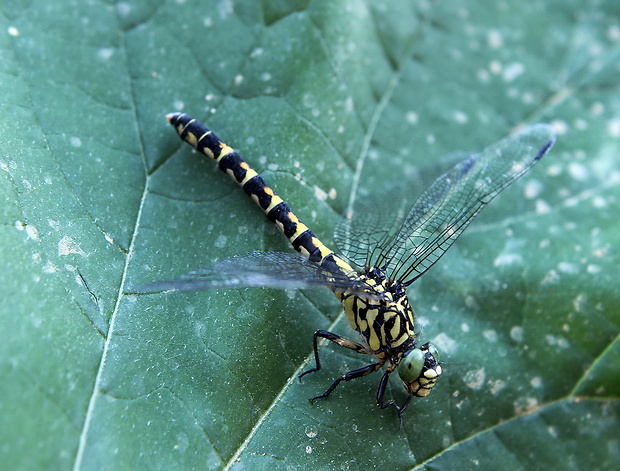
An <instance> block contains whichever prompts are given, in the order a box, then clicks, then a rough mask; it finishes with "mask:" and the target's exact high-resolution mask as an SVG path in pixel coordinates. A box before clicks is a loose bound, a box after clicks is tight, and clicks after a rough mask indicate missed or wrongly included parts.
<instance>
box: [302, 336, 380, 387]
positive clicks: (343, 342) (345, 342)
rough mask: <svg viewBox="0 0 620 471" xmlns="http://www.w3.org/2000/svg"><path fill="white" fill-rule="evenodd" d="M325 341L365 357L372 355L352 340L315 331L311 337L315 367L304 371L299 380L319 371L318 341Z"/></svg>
mask: <svg viewBox="0 0 620 471" xmlns="http://www.w3.org/2000/svg"><path fill="white" fill-rule="evenodd" d="M319 338H322V339H327V340H329V341H330V342H334V343H337V344H338V345H340V346H341V347H344V348H348V349H350V350H354V351H356V352H357V353H365V354H366V355H372V354H373V353H372V352H371V351H370V350H368V349H367V348H366V347H364V346H363V345H362V344H361V343H357V342H354V341H353V340H349V339H345V338H344V337H341V336H340V335H337V334H334V333H333V332H328V331H327V330H317V331H316V332H315V333H314V336H313V337H312V339H313V340H312V346H313V348H314V360H315V362H316V366H315V367H314V368H310V369H309V370H306V371H304V372H303V373H302V374H300V375H299V379H301V378H303V377H304V376H306V375H307V374H308V373H315V372H316V371H319V370H320V369H321V360H320V358H319V343H318V339H319Z"/></svg>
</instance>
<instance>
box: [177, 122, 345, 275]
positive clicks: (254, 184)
mask: <svg viewBox="0 0 620 471" xmlns="http://www.w3.org/2000/svg"><path fill="white" fill-rule="evenodd" d="M166 118H167V119H168V122H169V123H170V124H171V125H172V126H174V128H175V129H176V131H177V133H178V134H179V136H181V139H183V140H184V141H185V142H187V143H188V144H191V145H192V146H193V147H195V148H196V150H198V151H199V152H200V153H202V154H204V155H206V156H207V157H210V158H211V159H213V160H215V161H216V162H217V164H218V166H219V168H220V170H222V171H223V172H225V173H226V174H227V175H228V176H230V177H231V178H232V179H233V180H235V181H236V182H237V183H238V184H239V185H240V186H241V187H242V188H243V190H244V191H245V192H246V194H247V195H248V196H250V198H252V199H253V200H254V202H255V203H256V204H257V205H258V206H260V208H261V209H262V210H263V211H264V212H265V214H266V215H267V217H268V218H269V219H270V220H271V221H272V222H273V223H274V224H275V225H276V226H277V227H278V229H279V230H280V231H281V232H282V233H283V234H284V235H285V236H286V238H287V239H288V240H289V242H290V243H291V245H292V246H293V248H294V249H295V250H296V251H297V252H299V253H300V254H302V255H303V256H304V257H306V258H308V259H309V260H310V261H312V262H315V263H317V264H319V265H321V266H323V267H324V268H326V269H328V270H329V271H331V272H335V270H338V271H342V272H344V273H352V272H353V271H354V270H353V268H351V266H350V265H349V264H348V263H346V262H345V261H344V260H343V259H342V258H341V257H339V256H338V255H336V254H335V253H334V252H333V251H331V250H330V249H329V248H328V247H326V246H325V244H323V242H321V241H320V239H319V238H318V237H317V236H316V235H315V234H314V233H313V232H312V231H311V230H310V229H309V228H308V227H307V226H306V225H305V224H304V223H303V222H301V221H300V220H299V218H298V217H297V216H296V215H295V214H294V213H293V211H292V210H291V208H290V207H289V206H288V204H286V202H284V200H282V198H280V197H279V196H278V195H277V194H276V193H275V192H274V191H273V189H271V187H269V185H267V183H266V182H265V180H263V178H262V177H261V176H260V175H259V174H258V173H257V172H256V171H255V170H254V169H253V168H252V167H250V165H249V164H248V163H247V162H246V161H245V160H244V159H243V158H242V157H241V156H240V155H239V154H238V153H237V152H236V151H235V150H234V149H232V148H231V147H229V146H227V145H226V144H225V143H224V142H222V141H221V140H220V138H219V137H217V136H216V135H215V133H214V132H213V131H211V130H209V129H208V128H207V127H206V126H204V125H203V124H202V123H201V122H199V121H197V120H195V119H193V118H192V117H191V116H188V115H186V114H183V113H170V114H169V115H167V116H166Z"/></svg>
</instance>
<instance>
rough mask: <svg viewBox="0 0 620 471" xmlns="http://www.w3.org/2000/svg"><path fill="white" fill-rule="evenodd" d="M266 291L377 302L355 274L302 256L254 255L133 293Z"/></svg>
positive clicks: (255, 253) (244, 256)
mask: <svg viewBox="0 0 620 471" xmlns="http://www.w3.org/2000/svg"><path fill="white" fill-rule="evenodd" d="M255 286H256V287H258V286H261V287H266V288H277V289H301V288H310V287H313V286H327V287H328V288H330V289H339V290H349V291H350V292H352V293H354V294H359V295H363V296H365V297H368V298H375V297H377V294H376V293H375V292H374V290H372V289H371V288H370V287H369V286H368V285H366V284H365V283H364V282H363V281H361V280H359V279H357V278H356V276H355V274H345V273H342V272H336V273H332V272H330V271H328V270H325V269H323V268H322V267H321V266H320V265H318V264H316V263H313V262H310V261H308V260H306V259H305V258H302V257H301V256H300V255H297V254H293V253H286V252H250V253H246V254H243V255H238V256H235V257H231V258H226V259H223V260H220V261H219V262H216V263H214V264H213V265H211V266H209V267H206V268H201V269H199V270H196V271H193V272H190V273H187V274H185V275H181V276H179V277H178V278H173V279H170V280H163V281H156V282H154V283H149V284H146V285H142V286H138V287H136V288H133V289H131V290H130V292H131V293H133V294H147V293H158V292H163V291H202V290H209V289H228V288H248V287H255Z"/></svg>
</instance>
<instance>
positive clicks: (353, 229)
mask: <svg viewBox="0 0 620 471" xmlns="http://www.w3.org/2000/svg"><path fill="white" fill-rule="evenodd" d="M554 142H555V132H554V130H553V128H552V127H551V126H548V125H545V124H537V125H533V126H530V127H528V128H526V129H525V130H523V131H522V132H520V133H517V134H515V135H513V136H510V137H507V138H505V139H503V140H501V141H499V142H497V143H496V144H494V145H492V146H490V147H488V148H486V149H485V150H484V151H482V152H481V153H479V154H474V155H472V156H470V157H468V158H467V159H465V160H463V161H462V162H460V163H458V164H457V165H456V166H454V167H453V168H452V169H451V170H449V171H448V172H447V173H445V174H443V175H442V176H440V177H439V178H438V179H437V180H436V181H435V182H434V183H433V184H432V185H431V187H430V188H428V189H427V190H426V191H425V192H424V193H423V194H422V195H421V196H420V197H419V198H418V200H417V201H416V202H415V204H414V205H413V207H411V209H410V210H409V211H408V212H405V213H404V214H405V216H404V217H403V211H402V208H401V207H400V206H397V207H396V208H395V210H392V211H389V210H388V208H387V206H389V205H390V204H391V203H393V202H394V200H392V201H389V200H388V201H384V202H383V203H381V204H380V205H379V206H378V207H377V206H376V205H374V204H372V205H371V204H368V203H364V202H360V203H359V204H357V203H356V205H355V209H354V211H353V214H351V215H348V216H349V218H350V221H348V222H346V221H345V223H343V224H341V225H340V226H339V227H338V229H337V231H336V236H337V239H338V243H339V245H343V250H345V251H346V252H347V256H349V257H350V258H351V259H352V260H353V261H355V262H356V263H358V264H360V265H366V266H378V267H381V268H383V269H384V270H385V273H386V274H387V275H388V276H389V277H390V278H391V279H393V280H400V281H402V282H403V283H404V284H406V285H408V284H410V283H412V282H413V281H414V280H416V279H417V278H418V277H420V276H421V275H422V274H423V273H424V272H426V270H428V269H429V268H430V267H431V266H432V265H433V264H434V263H435V262H436V261H437V260H438V259H439V258H440V257H441V256H442V255H443V254H444V253H445V252H446V250H448V248H449V247H450V246H451V245H452V244H453V243H454V241H455V240H456V239H457V238H458V237H459V236H460V235H461V234H462V232H463V231H464V230H465V228H466V227H467V226H468V225H469V223H470V222H471V221H472V220H473V218H474V217H475V216H476V215H477V214H478V213H479V212H480V210H481V209H482V208H483V207H484V206H485V205H486V204H488V203H489V202H490V201H491V200H492V199H493V198H494V197H495V196H497V195H498V194H499V193H500V192H501V191H502V190H504V189H505V188H506V187H508V186H509V185H510V184H511V183H512V182H514V181H515V180H516V179H517V178H519V177H520V176H522V175H523V174H524V173H526V172H527V171H528V170H529V169H530V168H531V167H532V166H533V165H534V164H535V163H536V162H538V160H540V159H541V158H542V157H543V156H544V155H545V154H546V153H547V152H548V151H549V149H550V148H551V147H552V146H553V143H554ZM377 213H378V214H377ZM395 213H396V214H395ZM387 214H392V215H393V219H392V220H391V221H390V220H388V217H387ZM358 217H359V218H360V220H361V221H362V222H363V223H364V224H368V226H369V227H370V228H371V229H372V232H370V231H368V230H367V229H365V228H364V227H363V225H362V224H360V223H357V222H354V221H356V219H357V218H358ZM394 221H396V222H394Z"/></svg>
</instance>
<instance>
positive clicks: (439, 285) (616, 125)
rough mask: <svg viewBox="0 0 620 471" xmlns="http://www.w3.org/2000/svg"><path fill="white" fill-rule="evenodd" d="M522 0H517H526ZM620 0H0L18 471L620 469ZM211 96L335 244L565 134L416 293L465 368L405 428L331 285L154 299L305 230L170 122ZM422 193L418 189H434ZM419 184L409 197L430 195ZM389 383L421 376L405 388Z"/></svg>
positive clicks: (7, 335) (440, 338)
mask: <svg viewBox="0 0 620 471" xmlns="http://www.w3.org/2000/svg"><path fill="white" fill-rule="evenodd" d="M513 3H514V2H513ZM616 3H617V2H614V1H612V0H608V1H591V2H586V3H584V2H570V1H569V2H566V1H562V2H560V1H551V2H542V1H535V2H526V3H523V4H505V3H497V4H490V3H489V2H482V1H476V2H470V3H469V4H468V5H467V6H466V7H465V6H462V7H458V8H457V7H455V6H454V4H452V3H450V2H416V3H415V5H416V6H412V5H413V3H412V2H405V1H365V2H364V1H354V2H329V1H294V2H276V1H273V2H272V1H266V0H265V1H262V2H254V1H249V0H247V1H242V0H240V1H221V2H219V1H207V0H205V1H195V2H177V1H159V2H147V1H132V2H117V3H110V2H96V1H92V0H86V1H83V2H68V1H61V2H43V1H40V0H33V1H30V2H26V3H24V4H20V5H15V4H12V3H11V4H8V3H6V4H5V5H3V6H2V8H1V10H0V11H1V12H2V16H1V21H2V25H3V28H1V29H0V31H2V33H1V34H0V41H1V43H0V53H1V55H2V60H1V61H0V68H1V69H0V80H1V81H2V86H1V87H0V93H1V94H2V97H3V98H2V100H0V106H1V107H2V113H0V116H1V118H0V151H1V152H0V169H2V172H0V194H2V196H3V197H4V204H3V205H2V208H1V209H0V216H1V217H2V224H0V231H1V234H2V235H1V237H0V257H1V259H2V261H3V267H4V269H3V270H2V271H0V371H1V372H2V378H3V381H2V385H1V386H0V410H1V411H2V414H1V417H2V418H1V419H0V420H1V423H0V425H1V426H0V443H2V444H3V445H2V447H0V457H1V459H2V463H3V465H5V466H7V469H28V470H32V469H71V468H73V469H76V470H85V469H191V468H196V469H369V468H374V467H376V468H381V469H412V468H413V469H474V468H475V469H497V466H498V463H500V464H501V466H502V468H503V469H545V468H547V469H552V468H557V467H558V466H559V467H562V468H565V469H612V467H613V464H614V463H617V462H618V460H619V459H620V457H619V456H618V447H617V437H618V434H619V432H620V426H619V424H618V412H619V411H618V408H619V403H618V396H619V392H620V373H619V371H620V353H619V352H620V348H619V345H620V343H619V342H618V330H619V329H618V326H619V324H620V313H619V311H618V309H617V306H618V301H619V298H620V291H619V288H618V287H619V286H620V283H619V275H620V274H619V269H618V267H619V264H620V258H619V256H618V250H617V247H619V246H620V240H619V238H620V235H619V234H620V220H619V218H618V217H617V215H618V212H619V207H618V204H619V203H618V202H619V201H620V190H619V181H620V179H619V177H618V175H620V164H619V163H618V162H619V161H620V160H619V159H618V155H619V153H620V152H619V150H620V99H619V98H618V97H620V93H619V91H620V90H619V86H618V83H620V81H619V80H618V79H619V71H618V66H617V64H618V62H619V59H620V39H619V38H620V33H619V31H618V26H617V25H618V7H617V5H616ZM175 110H182V111H184V112H188V113H191V114H192V115H194V116H195V117H197V118H199V119H201V120H203V121H204V122H205V124H207V126H209V127H210V128H212V129H214V130H215V131H216V132H217V133H218V135H219V136H220V137H221V138H222V139H223V140H224V141H225V142H227V143H228V144H229V145H231V146H233V147H234V148H236V149H237V150H238V151H239V152H240V153H241V155H243V156H244V157H245V158H246V160H248V162H250V163H251V164H252V165H253V166H254V167H255V168H256V169H257V170H259V171H261V172H262V173H263V175H264V176H265V178H266V180H267V181H268V182H269V183H270V184H271V185H272V186H273V187H274V188H275V189H276V191H277V192H278V194H280V195H281V196H282V197H283V198H285V199H286V200H287V201H288V203H289V204H290V206H291V207H292V208H293V209H294V210H295V211H296V213H297V214H298V216H299V217H300V218H301V219H302V220H303V221H304V222H305V223H306V224H307V225H308V226H309V227H311V228H312V229H313V230H314V231H315V232H316V233H317V234H318V235H319V236H320V237H321V238H322V239H324V241H325V242H326V243H327V244H328V245H329V246H331V245H332V242H333V237H332V235H331V234H332V231H333V227H334V225H335V222H336V221H337V218H338V215H339V214H341V213H342V212H343V211H344V210H345V209H346V208H347V207H348V205H349V204H350V203H351V201H352V200H353V199H356V198H358V197H363V196H364V195H365V194H367V193H370V192H374V191H378V190H381V189H382V188H384V187H385V186H386V185H389V184H393V183H395V182H397V181H400V180H401V179H403V178H407V179H411V181H416V182H419V184H416V185H415V188H412V189H411V191H413V192H418V194H419V192H421V191H422V190H423V189H424V188H425V187H427V186H428V185H429V184H430V183H431V182H432V179H433V178H434V177H436V176H438V175H439V174H440V173H441V172H442V171H443V170H445V169H446V168H448V167H449V165H450V164H451V163H453V162H454V159H455V158H456V156H455V154H454V153H455V152H475V151H479V150H482V149H483V148H484V147H486V146H487V145H489V144H491V143H493V142H495V141H497V140H498V139H500V138H502V137H503V136H505V135H507V134H509V133H510V132H511V131H512V130H514V129H516V128H518V127H520V126H523V125H526V124H531V123H534V122H539V121H540V122H549V123H552V124H553V125H554V126H555V128H556V130H557V131H558V133H559V137H558V142H557V144H556V146H555V147H554V149H553V150H552V152H551V153H550V154H549V155H548V156H546V157H545V158H544V159H543V161H542V162H541V163H540V164H538V165H537V166H536V167H535V168H534V169H533V170H532V171H531V172H530V173H529V174H528V175H526V176H525V177H524V178H523V179H521V180H520V181H519V182H518V183H516V184H515V185H513V187H511V188H510V189H508V190H506V192H505V193H504V194H502V195H501V196H499V197H498V198H497V200H495V201H493V203H492V204H491V205H490V206H489V208H487V209H485V211H484V212H483V214H481V216H480V217H479V218H478V219H477V220H476V222H475V223H474V224H473V225H472V226H471V227H470V228H469V229H468V230H467V232H465V234H464V235H463V236H462V237H461V238H460V239H459V241H458V242H457V244H456V245H455V246H454V247H453V248H452V249H451V250H450V252H449V253H448V254H447V255H446V256H445V257H444V258H443V259H442V260H441V261H440V262H439V263H438V264H437V266H435V267H433V268H432V269H431V270H430V271H429V272H428V273H427V274H425V275H424V277H422V278H421V279H420V280H418V281H417V282H416V283H415V284H414V285H413V286H412V287H411V288H410V295H411V298H412V301H413V303H414V308H415V309H416V312H417V316H418V317H417V318H418V323H419V324H420V325H421V326H422V327H421V337H422V339H424V340H425V341H426V340H431V341H433V342H434V343H435V344H436V345H437V346H438V347H439V348H440V350H441V352H442V361H443V362H444V365H443V366H444V370H445V374H444V376H443V377H442V378H441V382H440V383H439V384H438V386H437V387H436V388H435V390H434V391H433V394H431V395H430V396H429V397H428V398H426V399H423V400H417V401H414V403H413V404H412V405H411V407H410V409H409V410H408V411H407V414H406V416H405V418H404V425H403V429H402V430H400V431H397V430H396V427H397V425H398V421H397V419H396V417H395V414H394V413H393V411H390V410H380V409H378V408H377V407H376V406H375V405H374V396H375V391H376V386H377V382H378V379H379V378H378V377H376V375H372V376H370V377H366V378H364V379H360V380H356V381H353V382H350V383H347V384H343V385H341V386H339V387H338V389H336V391H335V392H334V393H333V394H332V395H331V396H330V397H329V399H327V400H323V401H319V402H317V403H315V404H314V405H311V404H310V403H309V402H308V400H307V399H308V398H309V397H312V396H315V395H317V394H319V393H321V392H323V391H324V390H325V389H326V388H327V387H328V386H329V385H330V384H331V382H332V381H333V380H334V379H335V378H336V377H337V376H338V375H340V374H342V373H343V372H345V371H348V370H351V369H354V368H358V367H361V366H363V365H364V364H365V362H368V358H359V357H358V356H355V355H354V354H352V353H350V352H348V351H342V349H337V348H334V347H331V346H325V347H323V348H322V355H323V358H324V369H323V370H321V372H319V373H316V374H314V375H309V376H307V377H305V378H304V381H303V382H302V383H299V382H298V381H297V379H296V377H297V375H298V374H299V373H300V372H301V371H303V370H304V369H306V368H308V365H309V364H310V361H311V359H312V347H311V343H312V342H311V337H312V332H313V331H314V330H316V329H318V328H321V329H327V330H333V331H336V332H338V333H341V334H343V335H347V336H349V337H351V338H353V339H355V337H354V335H353V334H352V333H351V332H350V330H349V328H348V327H347V325H346V320H345V319H344V317H343V315H342V313H341V308H340V306H339V304H338V302H337V301H336V300H335V299H334V298H333V296H332V295H331V294H330V293H329V292H327V291H324V290H318V289H317V290H308V291H303V292H301V291H285V292H281V291H276V290H265V289H256V288H254V289H242V290H227V291H224V290H222V291H213V292H201V293H189V294H188V293H169V294H157V295H148V296H135V295H130V294H128V293H129V287H131V286H136V285H139V284H141V283H147V282H151V281H157V280H162V279H167V278H171V277H174V276H177V275H179V274H182V273H185V272H188V271H190V270H194V269H197V268H200V267H202V266H207V265H209V264H210V263H212V262H213V261H215V260H220V259H222V258H225V257H229V256H233V255H235V254H241V253H246V252H251V251H255V250H275V251H287V250H289V248H288V247H287V242H286V240H285V239H284V238H282V237H281V236H280V235H279V234H278V233H277V232H276V230H275V229H274V228H272V227H271V226H270V225H269V223H267V222H266V220H265V218H264V216H263V215H262V214H261V213H260V211H259V210H258V209H257V208H256V207H255V205H254V204H253V202H252V201H250V200H249V199H248V198H246V197H245V196H244V195H243V192H241V191H240V190H239V189H238V188H236V187H235V185H234V183H232V182H231V181H229V180H228V179H227V178H226V177H225V176H224V175H223V174H221V173H220V172H219V171H218V170H216V169H215V168H214V166H213V164H212V163H211V162H208V161H206V159H202V158H199V157H198V156H197V155H196V154H194V153H192V152H191V150H190V149H189V148H188V147H187V146H185V145H184V144H183V143H182V142H181V141H180V140H179V139H178V138H177V136H176V135H175V133H174V131H173V130H172V129H170V128H169V127H168V125H167V124H166V122H165V119H164V118H163V116H164V115H165V114H166V113H167V112H171V111H175ZM418 187H419V188H418ZM404 196H409V195H403V197H404ZM388 394H389V395H390V397H395V398H397V399H398V398H400V399H402V398H403V396H402V394H403V393H402V391H401V389H400V387H399V386H398V385H397V384H396V382H394V384H393V385H392V386H391V387H390V388H389V391H388Z"/></svg>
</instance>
